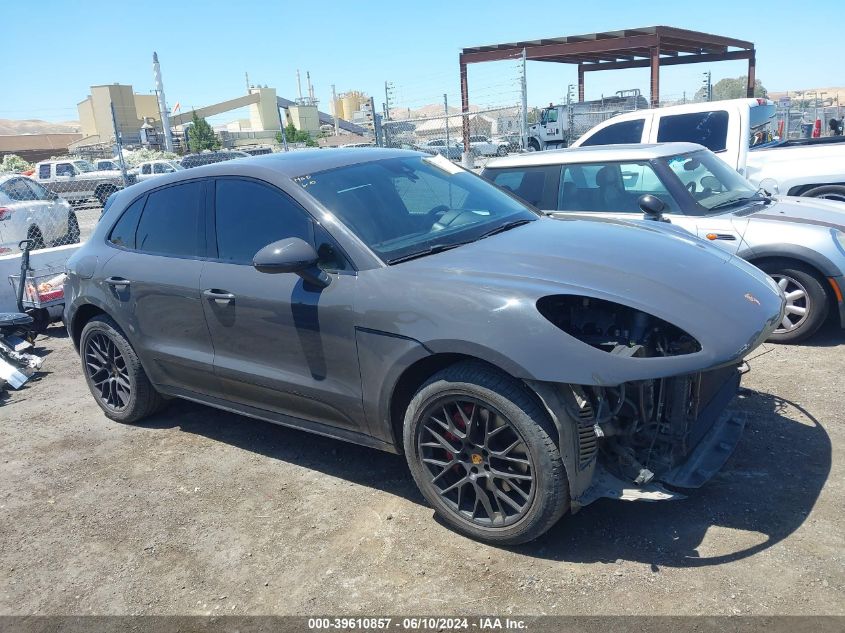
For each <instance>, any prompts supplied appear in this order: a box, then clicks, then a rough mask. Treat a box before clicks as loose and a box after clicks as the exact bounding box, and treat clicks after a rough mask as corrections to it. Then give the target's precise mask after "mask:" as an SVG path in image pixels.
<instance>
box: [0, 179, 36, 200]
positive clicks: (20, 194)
mask: <svg viewBox="0 0 845 633" xmlns="http://www.w3.org/2000/svg"><path fill="white" fill-rule="evenodd" d="M3 193H5V194H6V195H7V196H9V197H10V198H11V199H12V200H15V201H17V202H26V201H28V200H35V199H36V198H35V194H34V193H33V192H32V189H30V188H29V187H28V186H27V184H26V181H25V180H24V179H23V178H12V179H11V180H8V181H6V183H5V184H4V185H3Z"/></svg>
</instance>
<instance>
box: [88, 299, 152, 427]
mask: <svg viewBox="0 0 845 633" xmlns="http://www.w3.org/2000/svg"><path fill="white" fill-rule="evenodd" d="M79 355H80V358H81V359H82V371H83V373H84V374H85V381H86V382H87V383H88V389H90V390H91V395H93V396H94V400H95V401H96V402H97V404H98V405H99V406H100V408H101V409H102V410H103V412H104V413H105V414H106V417H107V418H110V419H112V420H115V421H117V422H124V423H133V422H138V421H140V420H142V419H144V418H145V417H147V416H149V415H152V414H153V413H155V412H156V411H158V410H159V409H161V408H162V407H163V406H164V403H165V401H164V399H163V398H162V397H161V396H160V395H159V393H158V392H157V391H156V390H155V388H154V387H153V385H152V383H150V380H149V378H147V374H146V372H145V371H144V368H143V367H142V366H141V361H140V360H139V359H138V355H137V354H136V353H135V350H134V349H133V348H132V345H131V344H130V343H129V341H128V340H127V339H126V336H125V335H124V334H123V332H122V331H121V330H120V327H119V326H118V325H117V323H115V322H114V321H113V320H112V319H111V318H110V317H108V316H105V315H100V316H95V317H94V318H92V319H91V320H90V321H88V323H86V324H85V327H84V328H82V335H81V336H80V339H79Z"/></svg>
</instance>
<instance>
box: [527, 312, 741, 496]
mask: <svg viewBox="0 0 845 633" xmlns="http://www.w3.org/2000/svg"><path fill="white" fill-rule="evenodd" d="M538 308H539V309H540V311H541V312H542V313H543V314H544V316H546V318H547V319H549V320H550V321H552V322H553V323H555V325H557V326H558V327H560V328H561V329H562V330H564V331H566V332H567V333H568V334H570V335H571V336H573V337H575V338H577V339H579V340H580V341H582V342H583V343H586V344H588V345H591V346H593V347H595V348H597V349H601V350H603V351H605V352H607V353H608V354H612V355H617V356H621V357H626V358H651V359H654V358H658V357H667V356H676V355H683V354H692V353H695V352H698V351H700V349H701V346H700V344H699V342H698V341H697V340H695V338H693V337H692V336H690V335H689V334H687V333H686V332H684V331H683V330H681V329H679V328H677V327H675V326H673V325H671V324H669V323H666V322H665V321H662V320H660V319H658V318H657V317H654V316H652V315H649V314H646V313H644V312H641V311H637V310H635V309H632V308H627V307H626V306H620V305H618V304H614V303H611V302H608V301H604V300H598V299H592V298H586V297H572V296H570V297H564V296H559V297H550V298H547V300H546V301H545V303H542V302H541V303H540V304H538ZM746 369H747V366H746V365H745V364H744V363H740V362H738V361H734V362H732V363H730V364H728V365H725V366H721V367H718V368H713V369H709V370H707V371H700V372H695V373H688V374H683V375H678V376H670V377H664V378H655V379H648V380H635V381H629V382H625V383H622V384H619V385H615V386H596V385H571V384H554V383H533V384H532V385H531V386H532V387H533V388H534V390H535V391H536V392H537V393H538V394H539V395H540V397H541V399H542V400H543V401H544V403H545V405H546V408H547V409H548V410H549V412H550V414H551V415H552V417H553V418H554V420H555V424H556V426H557V428H558V431H559V434H560V440H561V446H560V448H561V453H562V456H563V458H564V464H565V466H566V469H567V474H568V476H569V479H570V494H571V499H572V509H573V510H577V509H578V508H579V507H582V506H585V505H587V504H588V503H591V502H592V501H594V500H596V499H597V498H599V497H610V498H617V499H625V500H635V499H642V500H664V499H672V498H678V497H679V496H682V495H680V494H679V493H676V492H672V491H670V490H667V489H665V488H663V486H662V485H661V484H668V485H669V486H671V487H673V488H697V487H699V486H701V485H702V484H703V483H705V482H706V481H707V480H709V479H710V478H711V477H712V476H713V475H714V474H715V473H716V472H717V471H718V470H719V469H720V468H721V467H722V466H723V465H724V463H725V461H727V459H728V457H729V456H730V454H731V453H732V452H733V449H734V447H735V446H736V444H737V442H738V441H739V438H740V436H741V434H742V430H743V427H744V421H743V420H742V418H740V417H739V416H736V415H733V414H730V413H728V412H726V408H727V406H728V404H729V403H730V401H731V400H732V399H733V397H734V395H735V394H736V392H737V390H738V388H739V382H740V377H741V374H742V373H744V371H746Z"/></svg>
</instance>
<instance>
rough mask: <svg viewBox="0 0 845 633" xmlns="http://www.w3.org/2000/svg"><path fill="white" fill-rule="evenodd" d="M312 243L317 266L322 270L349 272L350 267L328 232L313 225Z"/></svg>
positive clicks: (317, 225)
mask: <svg viewBox="0 0 845 633" xmlns="http://www.w3.org/2000/svg"><path fill="white" fill-rule="evenodd" d="M314 243H315V244H316V245H317V255H319V256H320V261H319V262H317V265H318V266H319V267H320V268H322V269H323V270H351V268H352V265H351V264H350V263H349V261H348V260H347V259H346V257H345V256H344V255H343V253H342V252H341V250H340V247H339V246H338V245H337V242H335V241H334V238H332V236H331V235H329V232H328V231H326V229H324V228H323V227H322V226H320V225H319V224H315V225H314Z"/></svg>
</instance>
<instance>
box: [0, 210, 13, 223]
mask: <svg viewBox="0 0 845 633" xmlns="http://www.w3.org/2000/svg"><path fill="white" fill-rule="evenodd" d="M11 217H12V210H11V209H10V208H9V207H0V222H2V221H3V220H8V219H9V218H11Z"/></svg>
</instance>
